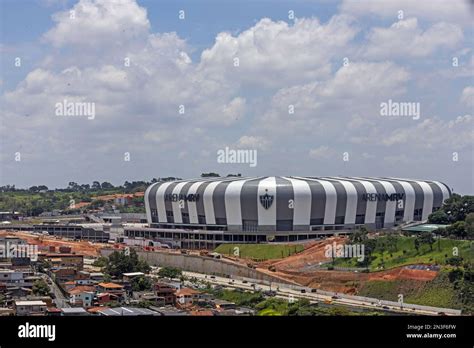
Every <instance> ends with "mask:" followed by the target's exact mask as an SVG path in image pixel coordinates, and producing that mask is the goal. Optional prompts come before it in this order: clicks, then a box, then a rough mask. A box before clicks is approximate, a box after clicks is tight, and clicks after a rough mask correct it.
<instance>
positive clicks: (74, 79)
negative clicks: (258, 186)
mask: <svg viewBox="0 0 474 348" xmlns="http://www.w3.org/2000/svg"><path fill="white" fill-rule="evenodd" d="M0 12H1V13H0V15H1V17H0V22H1V24H0V25H1V32H0V52H1V61H0V68H1V75H0V111H1V114H0V115H1V120H0V149H1V151H0V185H7V184H9V185H15V186H16V187H29V186H33V185H47V186H48V187H50V188H55V187H65V186H67V184H68V183H69V182H70V181H74V182H78V183H92V181H96V180H97V181H101V182H103V181H109V182H112V183H113V184H122V183H123V182H124V181H126V180H127V181H135V180H147V181H148V180H151V179H152V178H158V177H166V176H175V177H181V178H195V177H199V176H200V174H201V173H203V172H217V173H220V174H221V175H227V174H229V173H241V174H242V175H243V176H263V175H296V176H378V177H383V176H387V177H399V178H413V179H426V180H439V181H442V182H444V183H446V184H447V185H448V186H449V187H450V188H452V189H453V190H454V191H455V192H458V193H461V194H473V192H474V184H473V182H474V180H473V165H474V163H473V162H474V152H473V143H474V128H473V126H474V79H473V76H474V52H473V50H474V43H473V37H474V35H473V34H474V33H473V22H474V21H473V18H474V6H473V5H472V2H469V1H463V0H452V1H441V0H432V1H430V2H429V6H427V5H426V3H425V2H421V1H408V0H398V1H392V0H384V1H376V0H362V1H354V0H350V1H347V0H341V1H327V0H323V1H302V0H299V1H298V0H296V1H280V0H275V1H269V0H252V1H249V0H243V1H242V0H240V1H234V0H229V1H217V0H212V1H209V0H208V1H201V0H199V1H197V0H192V1H166V0H163V1H151V0H137V1H135V0H79V1H69V0H22V1H17V0H1V1H0ZM62 106H64V108H63V107H62ZM81 106H86V107H85V108H81ZM408 106H409V107H410V108H408ZM69 107H71V108H72V109H68V108H69ZM387 107H388V108H389V112H388V113H387V112H384V111H383V110H384V108H385V111H386V110H387ZM397 108H398V110H399V112H398V113H397V112H396V110H397ZM64 109H67V110H72V112H67V110H64ZM400 110H401V111H400ZM225 149H227V150H229V151H237V150H240V151H250V152H252V153H255V154H256V158H257V161H256V162H255V163H249V162H248V161H244V163H231V162H232V160H231V159H230V160H227V161H224V163H223V161H221V160H219V156H218V153H219V152H222V151H224V150H225Z"/></svg>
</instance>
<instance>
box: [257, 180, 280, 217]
mask: <svg viewBox="0 0 474 348" xmlns="http://www.w3.org/2000/svg"><path fill="white" fill-rule="evenodd" d="M266 193H268V194H269V195H270V196H273V203H272V205H271V206H270V207H269V208H268V209H265V208H264V207H263V205H262V204H261V203H260V196H263V195H265V194H266ZM276 199H277V196H276V179H275V177H274V176H271V177H268V178H266V179H263V180H260V182H259V183H258V190H257V207H258V208H257V209H258V225H259V226H263V225H265V226H276Z"/></svg>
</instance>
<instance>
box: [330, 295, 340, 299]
mask: <svg viewBox="0 0 474 348" xmlns="http://www.w3.org/2000/svg"><path fill="white" fill-rule="evenodd" d="M331 298H332V299H333V300H337V299H338V298H339V296H337V295H333V296H331Z"/></svg>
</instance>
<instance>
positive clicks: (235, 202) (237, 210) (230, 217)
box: [224, 180, 248, 226]
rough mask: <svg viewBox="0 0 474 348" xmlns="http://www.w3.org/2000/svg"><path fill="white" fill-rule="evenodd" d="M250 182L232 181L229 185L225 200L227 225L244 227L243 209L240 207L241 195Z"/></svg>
mask: <svg viewBox="0 0 474 348" xmlns="http://www.w3.org/2000/svg"><path fill="white" fill-rule="evenodd" d="M247 181H248V180H238V181H232V182H231V183H230V184H229V185H227V187H226V190H225V194H224V198H225V214H226V219H227V225H238V226H242V209H241V206H240V193H241V191H242V187H243V186H244V184H245V183H246V182H247Z"/></svg>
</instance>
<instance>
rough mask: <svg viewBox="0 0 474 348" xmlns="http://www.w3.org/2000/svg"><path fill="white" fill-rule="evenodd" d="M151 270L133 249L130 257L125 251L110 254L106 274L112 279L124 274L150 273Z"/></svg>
mask: <svg viewBox="0 0 474 348" xmlns="http://www.w3.org/2000/svg"><path fill="white" fill-rule="evenodd" d="M150 269H151V268H150V266H149V265H148V263H146V261H144V260H139V259H138V255H137V252H136V251H135V250H134V249H131V250H130V254H129V255H126V254H125V250H123V251H121V252H119V251H117V250H116V251H114V252H113V253H112V254H110V256H109V260H108V263H107V265H106V267H105V272H106V273H108V274H110V275H111V276H112V277H120V276H121V275H122V274H123V273H129V272H143V273H148V272H150Z"/></svg>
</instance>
